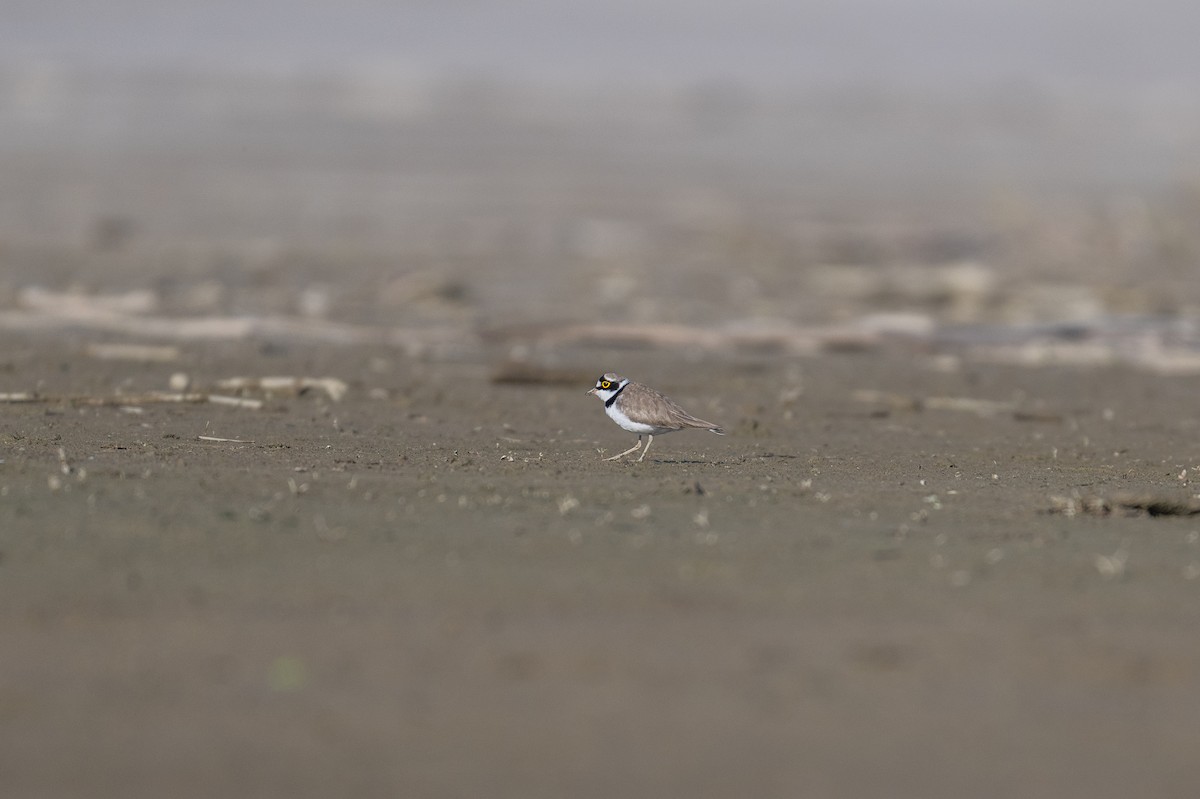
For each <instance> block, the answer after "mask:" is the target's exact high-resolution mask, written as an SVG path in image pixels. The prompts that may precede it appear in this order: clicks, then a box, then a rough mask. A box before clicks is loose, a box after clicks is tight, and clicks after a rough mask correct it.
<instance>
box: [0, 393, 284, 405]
mask: <svg viewBox="0 0 1200 799" xmlns="http://www.w3.org/2000/svg"><path fill="white" fill-rule="evenodd" d="M23 402H42V403H46V404H48V405H82V406H95V407H115V408H121V409H122V410H126V409H129V408H135V407H137V406H138V405H154V404H162V403H183V404H189V403H196V404H200V403H204V402H209V403H213V404H214V405H232V406H234V407H238V408H250V409H252V410H258V409H260V408H262V406H263V402H262V400H256V399H244V398H242V397H225V396H221V395H219V394H201V393H182V392H173V391H171V392H168V391H147V392H145V393H142V394H114V395H112V396H109V397H99V396H94V395H66V396H62V395H54V394H37V393H31V392H20V393H15V394H0V403H23Z"/></svg>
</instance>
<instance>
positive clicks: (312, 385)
mask: <svg viewBox="0 0 1200 799" xmlns="http://www.w3.org/2000/svg"><path fill="white" fill-rule="evenodd" d="M217 388H221V389H225V390H227V391H239V392H249V391H261V392H262V393H264V394H266V395H268V396H272V395H277V394H287V395H291V396H301V395H303V394H305V393H307V392H308V391H310V390H312V389H318V390H320V391H324V392H325V394H326V395H327V396H328V397H329V398H330V399H331V400H333V401H334V402H339V401H340V400H341V399H342V398H343V397H345V396H346V392H347V391H349V390H350V387H349V386H348V385H347V384H346V381H345V380H340V379H338V378H336V377H291V376H282V377H230V378H227V379H225V380H218V381H217Z"/></svg>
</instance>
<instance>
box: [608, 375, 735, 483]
mask: <svg viewBox="0 0 1200 799" xmlns="http://www.w3.org/2000/svg"><path fill="white" fill-rule="evenodd" d="M587 393H588V394H595V395H596V396H597V397H599V398H600V399H602V400H604V412H605V413H607V414H608V418H610V419H612V420H613V421H614V422H616V423H617V424H618V425H620V426H621V427H622V428H624V429H625V430H628V431H629V432H631V433H637V434H638V440H637V443H636V444H634V445H633V446H632V447H630V448H629V449H627V450H625V451H624V452H622V453H621V454H619V455H613V456H612V457H611V458H605V460H608V461H615V460H616V459H617V458H622V457H624V456H626V455H628V454H629V453H631V452H633V451H634V450H635V449H638V448H639V447H641V446H642V436H643V435H645V436H649V440H648V441H646V448H645V449H643V450H642V454H641V455H639V456H638V460H639V461H640V460H642V459H643V458H645V457H646V453H647V452H648V451H649V450H650V445H651V444H652V443H654V437H655V436H661V435H664V434H666V433H674V432H676V431H678V430H685V429H687V428H695V429H698V430H708V431H709V432H710V433H716V434H717V435H719V436H723V435H725V431H724V430H722V429H721V428H720V427H718V426H717V425H715V424H713V423H712V422H706V421H704V420H703V419H697V418H696V417H695V416H692V415H691V414H690V413H688V412H687V411H685V410H684V409H683V408H681V407H679V405H677V404H676V403H675V402H674V401H672V400H671V399H669V398H667V397H664V396H663V395H662V394H659V393H658V392H657V391H655V390H654V389H652V388H650V387H649V386H643V385H642V384H641V383H635V382H633V381H632V380H630V379H629V378H627V377H621V376H620V375H618V374H615V373H613V372H608V373H606V374H605V375H604V376H602V377H601V378H600V379H599V380H597V381H596V385H595V386H593V387H592V389H591V390H590V391H588V392H587Z"/></svg>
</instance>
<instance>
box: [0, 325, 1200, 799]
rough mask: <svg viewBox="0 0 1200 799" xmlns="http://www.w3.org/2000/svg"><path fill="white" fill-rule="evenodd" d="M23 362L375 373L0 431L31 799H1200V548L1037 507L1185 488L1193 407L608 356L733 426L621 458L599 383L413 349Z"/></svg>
mask: <svg viewBox="0 0 1200 799" xmlns="http://www.w3.org/2000/svg"><path fill="white" fill-rule="evenodd" d="M2 351H3V352H5V353H6V355H5V356H4V359H3V363H2V364H0V365H2V366H3V371H2V372H0V390H8V391H18V390H26V389H30V388H33V387H37V388H38V389H39V390H40V391H42V392H44V393H46V394H55V393H58V394H73V395H81V394H93V395H97V396H99V395H104V396H111V395H113V394H114V393H116V392H125V393H133V392H139V391H144V390H149V389H161V388H163V387H165V385H166V383H167V378H168V376H169V375H170V374H171V373H172V372H174V371H178V370H181V369H182V370H184V371H187V372H188V373H189V374H190V375H191V376H192V378H193V380H195V381H197V382H198V383H210V382H212V381H215V380H217V379H219V378H222V377H228V376H230V375H235V374H251V375H255V374H257V375H262V374H307V375H324V374H329V375H333V376H337V377H340V378H342V379H344V380H346V381H347V382H348V383H349V384H350V392H349V394H348V395H347V397H346V398H345V399H344V400H342V401H341V402H338V403H334V402H331V401H330V400H329V399H328V398H326V397H323V396H322V395H321V394H320V393H319V392H310V393H309V394H306V395H304V396H298V397H297V396H282V397H275V398H270V399H269V400H268V402H267V407H266V408H264V409H263V410H259V411H253V410H245V409H238V408H226V407H218V406H213V405H146V406H143V407H142V408H141V410H140V412H132V411H129V410H125V409H122V408H119V407H81V406H77V405H73V404H69V403H61V402H51V403H36V404H10V405H4V406H0V410H2V415H0V442H2V443H0V446H2V451H0V458H2V462H0V640H3V642H4V645H3V650H4V653H3V657H2V658H0V722H2V723H0V774H3V781H4V784H5V786H6V787H5V793H6V795H8V796H13V797H51V796H53V797H68V796H80V797H83V796H87V797H162V796H176V797H189V796H194V797H202V796H203V797H208V796H282V795H288V796H293V797H299V796H312V797H318V796H319V797H326V796H429V797H467V796H493V797H525V798H528V797H563V796H573V797H611V796H695V797H710V796H711V797H717V796H812V797H821V796H830V797H833V796H869V795H873V796H912V797H931V796H947V797H949V796H976V797H990V796H995V797H1000V796H1022V797H1039V796H1040V797H1060V796H1092V797H1108V796H1111V797H1117V796H1130V795H1141V796H1180V797H1182V796H1190V795H1193V794H1194V790H1195V786H1196V785H1197V784H1198V783H1200V762H1198V761H1197V759H1196V757H1195V752H1196V741H1197V740H1200V638H1198V637H1197V636H1196V630H1197V629H1200V541H1198V539H1200V519H1197V518H1187V517H1176V516H1149V515H1130V516H1125V515H1112V516H1106V517H1099V516H1092V515H1087V514H1082V515H1078V516H1074V517H1071V516H1065V515H1062V514H1054V513H1049V512H1048V511H1049V510H1050V509H1051V508H1052V507H1053V506H1054V500H1053V499H1052V498H1053V497H1055V496H1065V497H1070V496H1072V495H1080V496H1084V497H1088V496H1105V497H1109V496H1114V495H1117V494H1120V493H1122V492H1129V493H1134V494H1137V493H1149V494H1155V495H1161V496H1166V497H1171V498H1176V499H1179V498H1183V499H1186V498H1188V497H1191V496H1192V494H1193V493H1194V491H1195V489H1194V487H1193V486H1192V485H1190V477H1191V476H1192V475H1194V474H1195V473H1196V470H1197V468H1198V466H1200V455H1198V454H1197V451H1196V447H1195V443H1196V441H1197V425H1198V420H1197V416H1196V414H1195V397H1196V396H1197V390H1198V389H1200V378H1197V377H1190V378H1165V377H1149V376H1147V375H1145V374H1141V373H1135V372H1130V371H1123V370H1117V369H1086V370H1085V369H1080V370H1072V369H1060V370H1044V371H1043V370H1033V369H1024V370H1022V369H1010V368H1005V367H999V366H980V367H972V366H967V367H963V368H958V369H950V370H946V369H944V368H942V369H939V368H934V365H935V363H934V362H930V361H927V360H925V359H924V358H922V357H921V356H919V355H912V354H904V355H894V354H891V355H889V354H883V353H860V354H850V353H847V354H831V355H825V356H821V357H816V358H812V359H804V360H785V359H764V360H755V359H743V360H722V361H716V360H714V361H705V360H697V361H694V362H690V361H688V360H686V359H683V358H681V357H678V356H677V355H676V354H672V355H670V356H668V357H664V356H662V355H661V354H658V355H654V354H650V353H644V352H642V353H631V352H612V351H602V350H595V351H583V350H581V351H578V352H575V353H574V354H573V355H572V363H573V365H574V366H576V367H578V368H579V369H580V370H581V371H583V372H584V373H586V374H590V373H592V372H594V373H597V374H598V373H600V372H602V371H605V370H610V369H618V370H621V371H624V372H626V373H628V374H631V375H633V376H634V377H635V378H641V379H643V380H645V381H647V382H651V383H653V384H655V385H656V386H658V387H659V388H661V389H663V390H664V391H666V392H667V393H669V394H671V395H672V396H674V397H675V398H676V399H677V400H679V401H681V402H682V403H683V404H684V405H685V406H686V407H688V408H689V409H691V410H693V411H694V412H695V413H697V414H699V415H702V416H704V417H706V418H711V419H714V420H715V421H718V422H720V423H723V424H724V425H725V426H726V427H727V429H728V430H729V435H728V436H726V437H724V438H719V437H716V436H712V435H709V434H707V433H700V432H695V433H693V432H688V433H681V434H678V435H673V436H666V437H660V438H659V439H657V440H656V441H655V445H654V448H653V449H652V450H651V451H650V455H649V457H648V458H647V459H646V461H645V462H644V463H629V462H617V463H608V462H604V461H602V460H601V453H600V452H599V450H601V449H603V450H604V451H605V452H607V453H614V452H617V451H619V450H620V449H624V448H625V447H627V446H629V444H631V443H632V441H631V437H630V436H629V435H628V434H626V433H624V432H623V431H621V430H619V429H618V428H616V427H615V426H614V425H612V424H611V423H610V422H609V421H608V420H607V419H606V418H605V417H604V415H603V413H602V410H601V407H600V404H599V403H598V402H596V400H595V399H594V398H592V397H587V396H585V395H584V391H585V390H586V389H587V388H588V387H589V385H590V379H589V380H588V381H587V382H584V383H582V384H580V385H577V386H576V385H554V386H538V385H531V386H503V385H494V384H492V383H490V382H489V380H488V370H487V367H486V365H484V364H482V363H478V362H473V361H467V362H463V363H457V364H453V363H451V364H430V363H422V362H419V361H416V360H412V359H408V358H405V357H403V356H400V355H397V353H396V352H395V351H391V350H378V351H371V350H369V349H367V350H363V349H349V348H322V347H301V346H297V347H291V348H272V347H259V346H254V345H251V344H244V343H243V344H210V345H188V346H185V347H184V349H183V355H182V357H181V359H180V360H179V361H178V362H174V363H170V364H140V363H128V362H122V361H103V360H97V359H94V358H89V357H87V356H85V355H84V354H83V342H82V341H80V340H75V339H72V338H70V337H63V336H55V337H37V336H34V337H24V336H21V335H17V334H13V333H9V334H5V337H4V339H3V346H2ZM943 366H944V364H943ZM864 389H865V390H878V391H883V392H890V393H895V394H899V395H903V396H911V397H916V398H929V397H969V398H976V399H985V400H995V401H1000V402H1005V403H1012V406H1013V407H1015V408H1016V409H1017V411H1018V412H1014V411H1013V410H1011V409H1005V408H1001V409H999V410H997V411H996V412H994V413H991V414H987V413H978V412H974V411H973V410H971V409H970V406H967V408H968V409H967V410H954V409H952V408H953V406H951V408H950V409H940V410H939V409H932V408H930V409H925V410H919V409H911V408H908V409H906V408H903V407H890V406H888V405H886V404H879V403H870V402H859V401H856V400H855V398H854V397H855V392H856V391H861V390H864ZM202 435H206V436H212V437H217V438H230V439H238V440H240V441H242V442H245V443H233V442H228V441H206V440H201V439H199V438H198V436H202ZM60 450H61V453H62V454H61V455H60Z"/></svg>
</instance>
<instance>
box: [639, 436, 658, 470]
mask: <svg viewBox="0 0 1200 799" xmlns="http://www.w3.org/2000/svg"><path fill="white" fill-rule="evenodd" d="M638 438H641V436H638ZM653 443H654V436H650V439H649V440H648V441H647V442H646V448H645V449H644V450H642V455H641V457H640V458H638V463H641V462H642V458H645V457H646V453H647V452H649V451H650V445H651V444H653Z"/></svg>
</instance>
